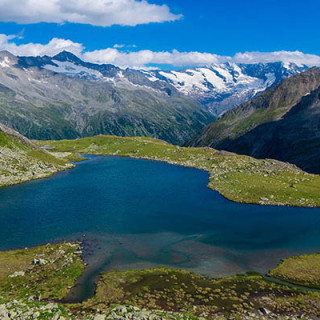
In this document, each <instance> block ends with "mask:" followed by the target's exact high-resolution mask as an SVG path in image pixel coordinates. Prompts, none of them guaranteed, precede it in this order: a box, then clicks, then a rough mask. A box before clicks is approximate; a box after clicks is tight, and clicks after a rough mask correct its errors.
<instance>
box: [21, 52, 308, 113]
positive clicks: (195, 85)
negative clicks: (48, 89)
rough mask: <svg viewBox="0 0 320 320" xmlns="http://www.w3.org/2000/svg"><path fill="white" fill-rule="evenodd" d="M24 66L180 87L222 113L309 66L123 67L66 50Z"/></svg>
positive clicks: (120, 81) (153, 86)
mask: <svg viewBox="0 0 320 320" xmlns="http://www.w3.org/2000/svg"><path fill="white" fill-rule="evenodd" d="M19 64H20V65H21V66H23V67H30V66H38V67H40V68H44V69H48V70H51V71H53V72H56V73H62V74H65V75H68V76H75V77H79V78H84V79H86V80H94V81H102V82H109V83H112V84H116V85H117V86H119V87H127V86H132V85H134V86H136V87H137V88H139V87H144V88H151V89H153V90H159V91H164V92H167V94H168V95H170V94H171V93H172V90H177V91H179V92H181V93H183V94H184V95H186V96H189V97H191V98H193V99H195V100H197V101H198V102H200V103H201V104H202V105H203V106H204V107H205V109H207V110H209V111H210V112H211V113H213V114H214V115H215V116H219V115H221V114H222V113H224V112H225V111H227V110H230V109H232V108H234V107H236V106H238V105H240V104H242V103H244V102H247V101H248V100H250V99H252V98H253V97H254V96H256V95H257V94H259V93H261V92H264V91H265V90H267V89H269V88H271V87H273V86H275V85H277V84H278V83H280V82H281V81H282V80H284V79H286V78H288V77H290V76H293V75H296V74H297V73H300V72H302V71H304V70H306V69H308V67H307V66H304V65H300V66H298V65H296V64H294V63H288V64H284V63H281V62H276V63H266V64H262V63H260V64H239V65H237V64H235V63H225V64H215V65H210V66H207V67H202V68H188V69H186V70H178V71H175V70H172V71H164V70H135V69H129V68H126V69H122V68H119V67H117V66H114V65H111V64H94V63H88V62H84V61H82V60H81V59H79V58H78V57H76V56H75V55H73V54H72V53H69V52H66V51H63V52H61V53H60V54H58V55H56V56H54V57H48V56H44V57H20V58H19Z"/></svg>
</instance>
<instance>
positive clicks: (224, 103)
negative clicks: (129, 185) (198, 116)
mask: <svg viewBox="0 0 320 320" xmlns="http://www.w3.org/2000/svg"><path fill="white" fill-rule="evenodd" d="M306 69H308V67H307V66H297V65H296V64H293V63H291V64H283V63H281V62H277V63H267V64H262V63H261V64H239V65H237V64H235V63H226V64H216V65H211V66H207V67H203V68H195V69H186V70H182V71H159V70H156V71H143V73H144V74H145V75H146V76H148V77H149V79H150V80H151V81H157V80H162V81H166V82H168V83H170V84H172V85H173V86H174V87H175V88H176V89H177V90H179V91H180V92H182V93H184V94H185V95H187V96H190V97H193V98H195V99H196V100H198V101H199V102H200V103H201V104H203V105H204V106H205V107H206V108H207V109H208V110H210V111H211V112H212V113H214V114H215V115H220V114H222V113H223V112H225V111H227V110H229V109H232V108H234V107H236V106H238V105H240V104H242V103H244V102H247V101H248V100H250V99H252V98H253V97H254V96H256V95H257V94H259V93H261V92H264V91H265V90H267V89H269V88H271V87H273V86H275V85H276V84H278V83H279V82H281V81H282V80H284V79H286V78H288V77H290V76H293V75H296V74H297V73H300V72H302V71H304V70H306Z"/></svg>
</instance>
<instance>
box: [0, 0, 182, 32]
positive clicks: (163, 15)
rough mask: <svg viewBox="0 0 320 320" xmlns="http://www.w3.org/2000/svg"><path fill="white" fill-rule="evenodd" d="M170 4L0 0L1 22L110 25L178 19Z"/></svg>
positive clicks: (122, 0)
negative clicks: (171, 10)
mask: <svg viewBox="0 0 320 320" xmlns="http://www.w3.org/2000/svg"><path fill="white" fill-rule="evenodd" d="M181 17H182V15H180V14H178V15H177V14H173V13H171V12H170V9H169V7H168V6H167V5H156V4H150V3H149V2H148V1H146V0H141V1H140V0H67V1H65V0H0V21H5V22H17V23H26V24H28V23H39V22H52V23H64V22H73V23H83V24H91V25H95V26H103V27H108V26H112V25H115V24H117V25H123V26H136V25H138V24H146V23H151V22H165V21H175V20H178V19H180V18H181Z"/></svg>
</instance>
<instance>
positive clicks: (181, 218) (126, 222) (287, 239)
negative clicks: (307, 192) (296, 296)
mask: <svg viewBox="0 0 320 320" xmlns="http://www.w3.org/2000/svg"><path fill="white" fill-rule="evenodd" d="M207 183H208V174H207V173H206V172H204V171H200V170H197V169H191V168H184V167H180V166H173V165H169V164H166V163H161V162H153V161H147V160H137V159H129V158H121V157H93V158H92V159H90V160H89V161H84V162H82V163H79V164H78V165H77V167H76V168H74V169H72V170H69V171H65V172H61V173H58V174H56V175H54V176H53V177H51V178H49V179H44V180H37V181H32V182H28V183H24V184H21V185H16V186H12V187H8V188H2V189H0V249H11V248H19V247H28V246H34V245H39V244H45V243H48V242H53V241H62V240H81V241H83V243H84V247H85V252H86V259H87V260H88V263H89V267H88V270H87V272H86V274H85V276H84V278H85V279H84V280H83V281H84V282H86V281H87V282H88V283H89V282H90V281H89V280H90V279H92V277H94V275H95V274H96V273H97V272H98V271H102V270H105V271H109V270H112V269H115V268H116V269H129V268H144V267H151V266H159V265H166V266H171V267H177V268H184V269H189V270H191V271H194V272H197V273H200V274H204V275H207V276H211V277H217V276H225V275H230V274H235V273H240V272H245V271H248V270H257V271H260V272H266V271H268V269H269V268H271V267H273V266H274V265H276V264H277V263H278V262H279V259H281V258H283V257H287V256H290V255H294V254H301V253H311V252H318V251H320V209H303V208H288V207H265V206H256V205H245V204H238V203H233V202H230V201H228V200H226V199H224V198H223V197H222V196H220V195H219V194H218V193H217V192H214V191H212V190H210V189H208V188H207V187H206V185H207ZM88 279H89V280H88Z"/></svg>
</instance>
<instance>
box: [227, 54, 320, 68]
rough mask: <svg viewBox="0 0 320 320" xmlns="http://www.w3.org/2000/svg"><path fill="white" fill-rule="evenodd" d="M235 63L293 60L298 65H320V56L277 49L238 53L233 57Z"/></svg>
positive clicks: (286, 61)
mask: <svg viewBox="0 0 320 320" xmlns="http://www.w3.org/2000/svg"><path fill="white" fill-rule="evenodd" d="M233 61H234V62H235V63H246V64H248V63H259V62H262V63H268V62H277V61H281V62H284V63H289V62H293V63H295V64H297V65H303V64H305V65H307V66H309V67H312V66H320V57H319V56H317V55H315V54H306V53H303V52H300V51H276V52H245V53H237V54H236V55H235V56H234V57H233Z"/></svg>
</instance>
